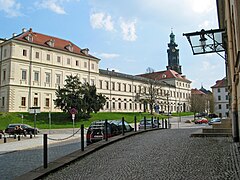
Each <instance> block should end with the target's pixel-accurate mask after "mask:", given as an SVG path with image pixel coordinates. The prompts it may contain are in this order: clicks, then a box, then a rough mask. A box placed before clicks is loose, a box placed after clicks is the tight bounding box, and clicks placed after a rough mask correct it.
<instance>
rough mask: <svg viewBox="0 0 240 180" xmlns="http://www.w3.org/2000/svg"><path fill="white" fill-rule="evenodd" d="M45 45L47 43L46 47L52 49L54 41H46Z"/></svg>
mask: <svg viewBox="0 0 240 180" xmlns="http://www.w3.org/2000/svg"><path fill="white" fill-rule="evenodd" d="M46 43H47V45H48V46H50V47H54V43H55V40H54V39H50V40H49V41H47V42H46Z"/></svg>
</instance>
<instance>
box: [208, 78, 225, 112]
mask: <svg viewBox="0 0 240 180" xmlns="http://www.w3.org/2000/svg"><path fill="white" fill-rule="evenodd" d="M212 92H213V98H214V113H215V114H217V115H218V116H219V117H229V96H228V88H227V83H226V79H223V80H219V81H216V85H214V86H213V87H212Z"/></svg>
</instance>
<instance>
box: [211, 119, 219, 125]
mask: <svg viewBox="0 0 240 180" xmlns="http://www.w3.org/2000/svg"><path fill="white" fill-rule="evenodd" d="M220 123H221V118H212V119H211V120H210V121H209V122H208V124H209V125H212V124H220Z"/></svg>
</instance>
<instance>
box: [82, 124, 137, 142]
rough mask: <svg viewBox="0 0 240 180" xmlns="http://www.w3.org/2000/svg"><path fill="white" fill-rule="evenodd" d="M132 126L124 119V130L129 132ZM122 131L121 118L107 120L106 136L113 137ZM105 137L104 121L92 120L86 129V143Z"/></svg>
mask: <svg viewBox="0 0 240 180" xmlns="http://www.w3.org/2000/svg"><path fill="white" fill-rule="evenodd" d="M132 130H133V128H132V127H131V126H130V125H129V124H128V123H127V122H126V121H124V132H130V131H132ZM121 133H122V120H109V121H107V137H108V138H110V137H113V136H116V135H119V134H121ZM105 137H106V134H105V121H94V122H92V123H91V125H90V126H89V128H88V130H87V145H90V144H92V143H94V142H97V141H100V140H102V139H104V138H105Z"/></svg>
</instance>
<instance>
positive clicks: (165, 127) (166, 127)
mask: <svg viewBox="0 0 240 180" xmlns="http://www.w3.org/2000/svg"><path fill="white" fill-rule="evenodd" d="M165 129H167V120H166V119H165Z"/></svg>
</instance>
